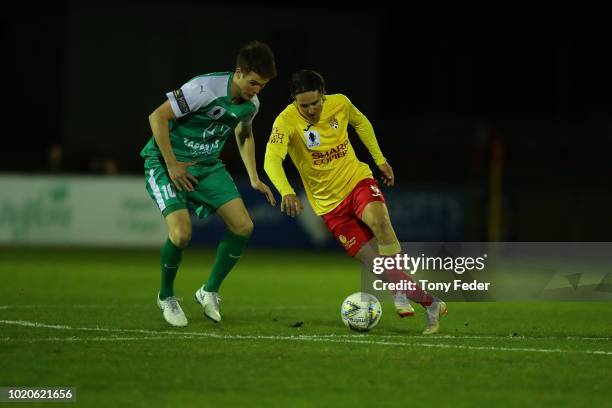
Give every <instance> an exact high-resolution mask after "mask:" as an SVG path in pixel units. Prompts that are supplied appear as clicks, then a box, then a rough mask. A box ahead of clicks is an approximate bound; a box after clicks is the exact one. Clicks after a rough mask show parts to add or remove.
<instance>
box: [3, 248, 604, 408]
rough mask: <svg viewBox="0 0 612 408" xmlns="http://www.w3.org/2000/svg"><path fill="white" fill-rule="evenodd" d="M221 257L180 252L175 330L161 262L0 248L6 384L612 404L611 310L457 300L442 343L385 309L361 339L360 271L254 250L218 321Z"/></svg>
mask: <svg viewBox="0 0 612 408" xmlns="http://www.w3.org/2000/svg"><path fill="white" fill-rule="evenodd" d="M212 257H213V252H211V251H206V250H200V249H195V248H194V249H189V250H188V251H186V252H185V255H184V258H183V265H182V266H181V270H180V271H179V275H178V277H177V282H176V292H177V295H178V296H179V297H183V301H182V306H183V309H184V310H185V313H186V314H187V317H188V319H189V326H188V327H187V328H183V329H178V328H172V327H170V326H168V325H167V324H166V323H165V322H164V320H163V318H162V317H161V313H160V311H159V310H158V309H157V306H156V304H155V296H156V294H157V290H158V284H159V273H158V253H157V252H156V251H136V250H85V249H83V250H66V249H35V248H2V249H0V282H1V284H0V299H1V300H0V320H1V321H2V322H1V323H0V361H2V370H0V386H22V387H25V386H29V387H33V386H46V387H49V386H70V387H76V389H77V405H78V406H88V407H89V406H91V407H98V406H99V407H108V406H130V407H151V406H155V407H160V406H176V407H188V406H198V407H206V406H222V407H226V406H240V407H244V406H266V407H275V406H279V407H286V406H291V407H294V406H296V407H301V406H304V407H311V406H329V407H332V406H333V407H336V406H349V405H350V406H364V407H371V406H398V407H400V406H401V407H406V406H408V407H409V406H414V405H430V404H435V405H432V406H453V407H461V406H477V405H483V404H495V406H520V405H524V406H533V405H537V406H551V407H553V406H554V407H557V406H602V407H603V406H609V403H610V401H611V400H612V391H611V390H612V381H611V376H610V372H611V369H612V342H611V341H610V339H611V338H612V303H606V302H571V303H570V302H565V303H559V302H557V303H530V302H524V303H450V304H449V309H450V310H449V315H448V316H447V317H446V318H444V319H443V321H442V331H441V333H440V335H437V336H433V337H431V336H430V337H424V336H421V335H420V332H421V331H422V329H423V327H424V323H425V319H424V316H423V315H421V314H420V313H419V314H418V315H417V316H415V317H412V318H405V319H399V318H398V317H396V316H395V315H394V312H393V306H392V304H391V303H390V302H389V301H387V299H382V300H383V301H384V302H383V316H382V319H381V321H380V323H379V325H378V326H377V327H376V328H375V329H374V330H372V331H371V332H369V333H367V334H357V333H353V332H350V331H349V330H347V329H346V328H345V327H344V325H343V324H342V322H341V320H340V314H339V309H340V304H341V302H342V300H343V299H344V297H345V296H347V295H348V294H350V293H352V292H355V291H358V290H359V289H360V288H359V285H360V278H359V267H358V265H357V264H356V263H355V262H354V261H353V260H351V259H350V258H348V257H347V256H346V255H345V254H343V253H340V252H338V253H317V252H310V251H308V252H272V251H255V250H249V251H247V252H246V254H245V256H244V257H243V259H242V260H241V262H240V263H239V264H238V266H237V267H236V268H235V270H234V271H232V273H231V274H230V275H229V277H228V279H227V280H226V282H225V283H224V285H223V288H222V291H221V295H222V298H223V302H222V304H221V307H222V308H221V311H222V314H223V321H222V322H221V323H220V324H214V323H212V322H210V321H209V320H206V319H204V318H203V317H202V312H201V308H200V306H199V305H197V304H196V303H195V302H193V300H192V297H193V292H194V291H195V289H196V288H197V287H198V286H199V285H200V284H201V283H202V282H203V281H204V280H205V278H206V276H207V274H208V267H209V265H210V264H211V261H212ZM25 322H30V323H38V324H39V326H36V327H33V326H31V325H29V324H30V323H25ZM299 322H303V324H302V325H301V326H300V327H293V326H295V325H296V323H299ZM86 329H90V330H86ZM54 405H57V406H60V405H63V404H50V405H49V406H54ZM2 406H9V404H6V405H4V404H2ZM16 406H25V405H24V404H21V405H17V404H16Z"/></svg>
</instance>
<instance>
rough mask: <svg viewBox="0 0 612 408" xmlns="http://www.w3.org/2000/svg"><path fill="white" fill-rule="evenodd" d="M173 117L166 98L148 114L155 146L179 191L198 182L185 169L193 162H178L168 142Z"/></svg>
mask: <svg viewBox="0 0 612 408" xmlns="http://www.w3.org/2000/svg"><path fill="white" fill-rule="evenodd" d="M174 119H176V115H175V114H174V111H173V110H172V107H171V105H170V101H168V100H166V101H165V102H164V103H162V104H161V105H159V106H158V107H157V109H155V110H154V111H153V112H152V113H151V114H150V115H149V124H150V125H151V131H152V132H153V137H154V138H155V142H156V143H157V147H158V148H159V151H160V152H161V154H162V157H163V158H164V161H165V162H166V167H167V168H168V174H169V175H170V179H171V180H172V181H173V182H174V185H175V186H176V188H177V189H178V190H179V191H181V190H183V189H185V190H187V191H193V186H194V185H195V184H197V183H198V180H197V179H196V178H195V177H194V176H192V175H191V174H190V173H189V171H187V167H189V166H191V165H192V164H193V163H184V162H179V161H178V160H177V159H176V156H175V154H174V151H173V150H172V145H171V144H170V129H169V127H168V122H169V121H170V120H174Z"/></svg>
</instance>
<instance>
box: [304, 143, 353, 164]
mask: <svg viewBox="0 0 612 408" xmlns="http://www.w3.org/2000/svg"><path fill="white" fill-rule="evenodd" d="M348 143H349V141H348V139H347V140H345V141H344V142H342V143H340V144H339V145H338V146H336V147H334V148H332V149H329V150H328V151H326V152H312V153H311V155H312V163H313V164H314V165H315V166H319V165H322V164H327V163H330V162H331V161H333V160H335V159H339V158H341V157H344V156H346V154H347V153H348Z"/></svg>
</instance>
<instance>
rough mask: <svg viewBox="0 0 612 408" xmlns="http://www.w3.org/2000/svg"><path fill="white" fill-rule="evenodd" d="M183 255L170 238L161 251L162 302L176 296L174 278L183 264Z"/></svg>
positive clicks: (160, 293)
mask: <svg viewBox="0 0 612 408" xmlns="http://www.w3.org/2000/svg"><path fill="white" fill-rule="evenodd" d="M182 255H183V250H182V249H181V248H179V247H177V246H176V245H174V244H173V243H172V241H170V238H168V240H167V241H166V243H165V244H164V246H163V247H162V249H161V289H160V291H159V298H160V299H161V300H164V299H166V298H167V297H169V296H174V278H175V277H176V272H177V271H178V267H179V265H180V264H181V257H182Z"/></svg>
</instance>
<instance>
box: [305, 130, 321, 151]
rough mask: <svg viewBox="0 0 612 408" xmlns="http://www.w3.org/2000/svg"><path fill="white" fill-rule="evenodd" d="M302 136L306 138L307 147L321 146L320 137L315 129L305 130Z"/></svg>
mask: <svg viewBox="0 0 612 408" xmlns="http://www.w3.org/2000/svg"><path fill="white" fill-rule="evenodd" d="M304 137H305V138H306V146H308V148H309V149H312V148H313V147H318V146H321V137H320V136H319V132H317V131H316V130H314V129H312V130H305V131H304Z"/></svg>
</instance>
